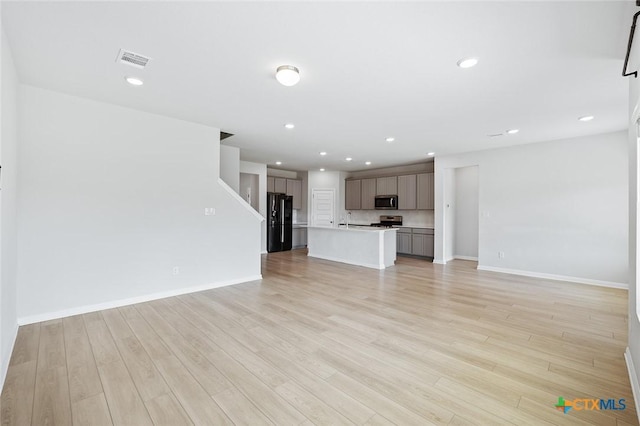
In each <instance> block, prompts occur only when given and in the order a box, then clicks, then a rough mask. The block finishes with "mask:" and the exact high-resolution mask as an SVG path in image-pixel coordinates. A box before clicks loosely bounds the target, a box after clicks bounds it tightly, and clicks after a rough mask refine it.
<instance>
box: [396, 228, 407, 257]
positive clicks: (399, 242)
mask: <svg viewBox="0 0 640 426" xmlns="http://www.w3.org/2000/svg"><path fill="white" fill-rule="evenodd" d="M396 253H402V254H411V228H399V229H398V232H397V233H396Z"/></svg>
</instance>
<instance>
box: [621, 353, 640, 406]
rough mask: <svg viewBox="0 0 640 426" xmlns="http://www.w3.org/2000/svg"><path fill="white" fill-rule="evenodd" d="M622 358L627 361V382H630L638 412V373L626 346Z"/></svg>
mask: <svg viewBox="0 0 640 426" xmlns="http://www.w3.org/2000/svg"><path fill="white" fill-rule="evenodd" d="M624 359H625V361H627V372H628V373H629V382H631V391H632V392H633V401H634V402H635V404H636V412H638V407H640V405H639V404H638V398H640V384H639V383H638V373H637V372H636V368H635V367H634V365H633V358H631V350H630V349H629V347H628V346H627V349H626V350H625V351H624Z"/></svg>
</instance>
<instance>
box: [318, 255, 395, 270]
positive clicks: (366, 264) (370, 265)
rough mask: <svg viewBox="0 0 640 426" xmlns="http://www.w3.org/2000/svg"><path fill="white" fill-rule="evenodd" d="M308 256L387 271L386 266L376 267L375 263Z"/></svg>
mask: <svg viewBox="0 0 640 426" xmlns="http://www.w3.org/2000/svg"><path fill="white" fill-rule="evenodd" d="M307 256H309V257H315V258H318V259H324V260H330V261H332V262H338V263H345V264H347V265H354V266H364V267H365V268H372V269H385V266H384V265H375V264H373V263H360V262H345V261H344V259H338V258H335V257H331V256H320V255H317V254H311V253H307Z"/></svg>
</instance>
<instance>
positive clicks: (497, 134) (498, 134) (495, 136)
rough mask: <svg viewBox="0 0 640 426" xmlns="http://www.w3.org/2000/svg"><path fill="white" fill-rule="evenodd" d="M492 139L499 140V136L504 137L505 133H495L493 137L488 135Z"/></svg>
mask: <svg viewBox="0 0 640 426" xmlns="http://www.w3.org/2000/svg"><path fill="white" fill-rule="evenodd" d="M487 136H489V137H490V138H497V137H498V136H504V133H494V134H493V135H487Z"/></svg>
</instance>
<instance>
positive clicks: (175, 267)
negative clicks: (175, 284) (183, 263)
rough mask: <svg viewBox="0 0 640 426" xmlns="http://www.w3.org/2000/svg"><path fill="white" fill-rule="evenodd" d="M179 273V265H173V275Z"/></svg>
mask: <svg viewBox="0 0 640 426" xmlns="http://www.w3.org/2000/svg"><path fill="white" fill-rule="evenodd" d="M179 273H180V267H179V266H174V267H173V275H178V274H179Z"/></svg>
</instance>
